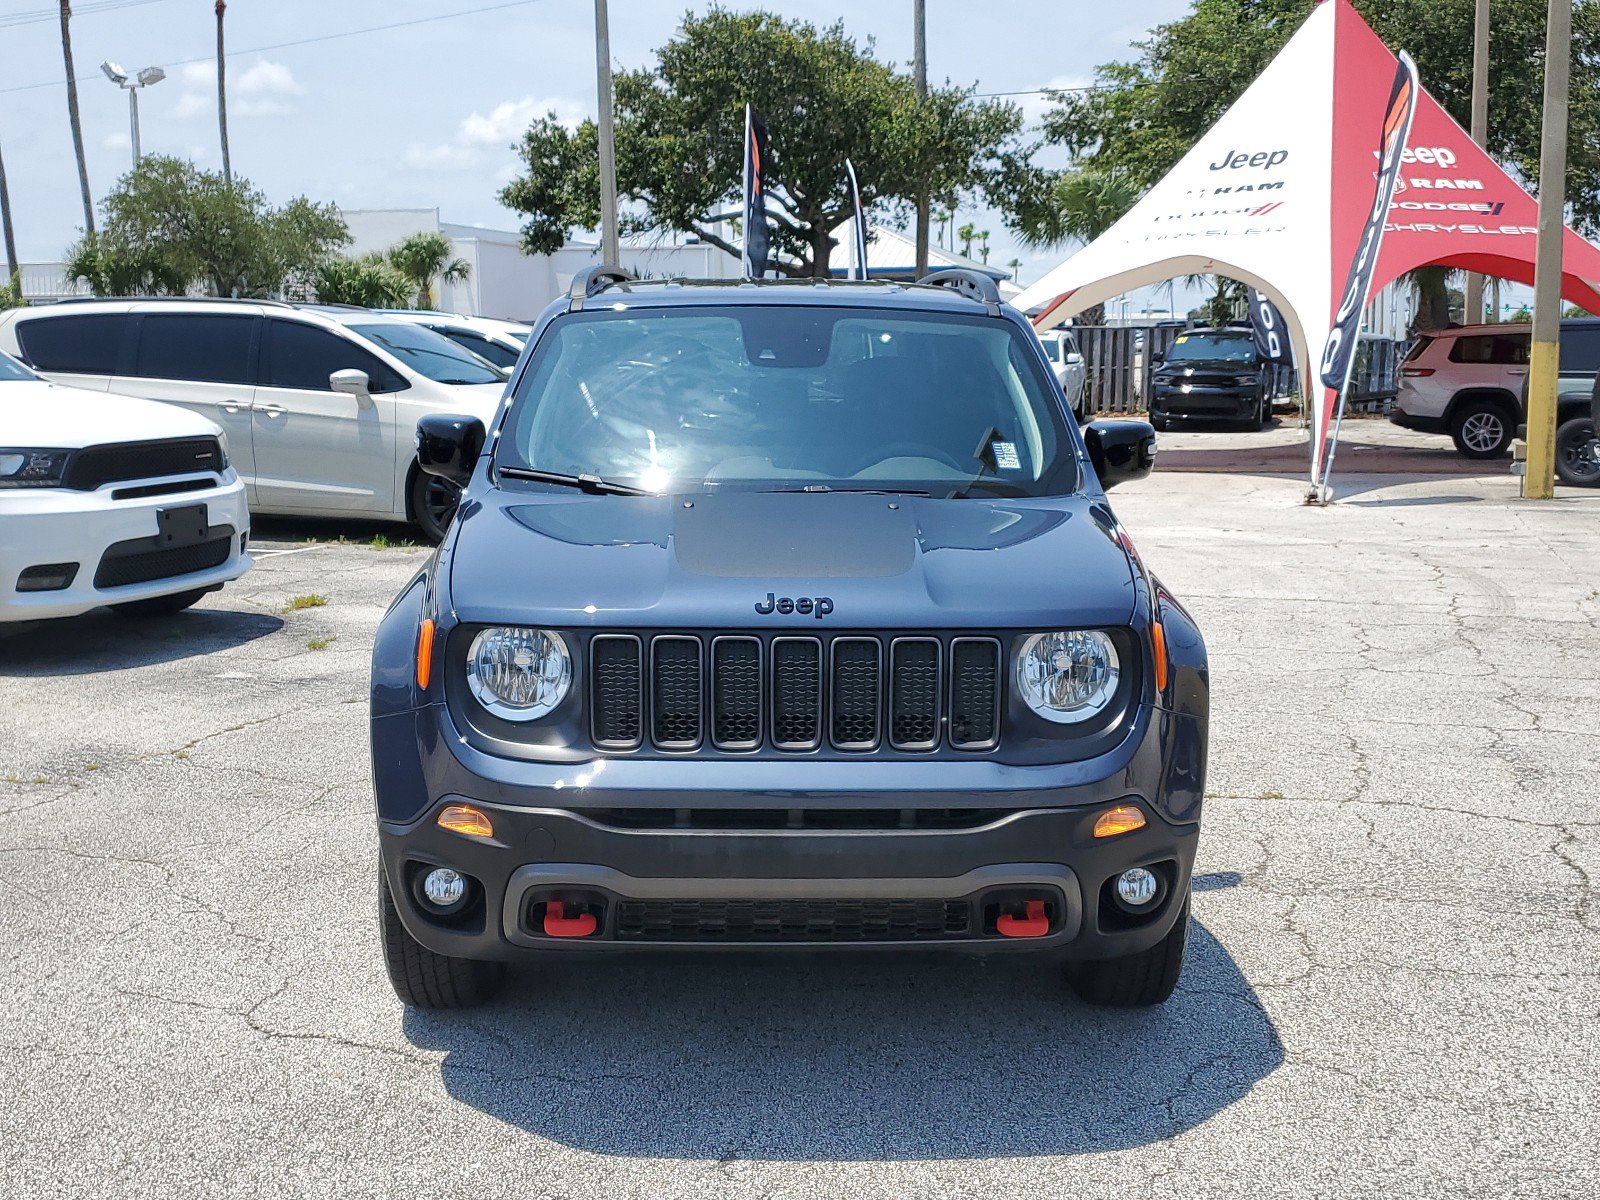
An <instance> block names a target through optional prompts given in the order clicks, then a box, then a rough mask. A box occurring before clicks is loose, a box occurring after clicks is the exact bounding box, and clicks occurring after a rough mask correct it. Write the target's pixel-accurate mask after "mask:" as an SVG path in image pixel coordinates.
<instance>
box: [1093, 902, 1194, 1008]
mask: <svg viewBox="0 0 1600 1200" xmlns="http://www.w3.org/2000/svg"><path fill="white" fill-rule="evenodd" d="M1188 943H1189V898H1188V897H1187V896H1185V897H1184V899H1183V908H1182V909H1180V910H1179V912H1178V919H1177V921H1175V922H1174V923H1173V926H1172V930H1171V932H1169V933H1168V934H1167V936H1166V937H1164V938H1162V939H1161V940H1160V941H1159V942H1157V943H1156V944H1155V945H1154V946H1151V947H1150V949H1148V950H1141V951H1140V952H1139V953H1138V954H1127V955H1124V956H1123V957H1121V958H1103V959H1099V960H1096V961H1093V962H1085V963H1073V964H1072V965H1070V966H1069V967H1068V968H1067V982H1068V983H1069V984H1071V985H1072V990H1073V991H1075V992H1077V993H1078V995H1079V996H1081V997H1083V999H1085V1000H1087V1001H1088V1002H1089V1003H1090V1004H1101V1005H1106V1006H1108V1007H1112V1008H1148V1007H1149V1006H1151V1005H1154V1004H1161V1003H1163V1002H1164V1001H1165V1000H1166V999H1167V998H1168V997H1169V996H1171V995H1172V991H1173V989H1174V988H1175V987H1177V986H1178V974H1179V972H1181V971H1182V970H1183V950H1184V947H1185V946H1187V945H1188Z"/></svg>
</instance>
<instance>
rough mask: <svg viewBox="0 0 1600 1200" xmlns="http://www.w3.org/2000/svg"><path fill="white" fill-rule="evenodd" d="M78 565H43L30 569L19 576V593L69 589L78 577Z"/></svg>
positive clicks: (71, 563) (70, 563)
mask: <svg viewBox="0 0 1600 1200" xmlns="http://www.w3.org/2000/svg"><path fill="white" fill-rule="evenodd" d="M77 574H78V564H77V563H75V562H69V563H43V564H41V565H40V566H37V567H28V568H27V569H26V570H24V571H23V572H22V573H21V574H20V575H18V576H17V591H19V592H59V591H60V590H61V589H62V588H64V587H68V586H69V585H70V584H71V583H72V581H73V579H75V578H76V577H77Z"/></svg>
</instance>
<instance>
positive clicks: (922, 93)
mask: <svg viewBox="0 0 1600 1200" xmlns="http://www.w3.org/2000/svg"><path fill="white" fill-rule="evenodd" d="M912 20H913V22H914V23H915V26H916V28H915V31H914V33H913V42H912V45H913V49H912V60H913V64H914V65H913V68H912V69H913V72H914V74H915V77H916V81H917V109H918V112H919V115H920V112H921V109H922V107H923V105H925V104H926V103H927V100H928V0H914V3H913V8H912ZM929 205H930V201H929V199H928V181H927V180H926V179H923V180H921V181H920V183H919V186H918V188H917V278H918V279H921V278H922V277H923V276H924V275H926V274H927V273H928V209H929Z"/></svg>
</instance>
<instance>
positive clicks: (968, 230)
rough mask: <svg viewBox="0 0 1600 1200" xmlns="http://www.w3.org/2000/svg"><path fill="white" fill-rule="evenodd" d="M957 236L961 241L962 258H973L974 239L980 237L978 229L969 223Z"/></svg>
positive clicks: (959, 230) (958, 231) (957, 232)
mask: <svg viewBox="0 0 1600 1200" xmlns="http://www.w3.org/2000/svg"><path fill="white" fill-rule="evenodd" d="M956 236H957V237H958V238H960V239H961V256H962V257H963V258H971V257H972V239H973V238H975V237H977V236H978V227H977V226H976V225H974V224H973V223H972V222H971V221H968V222H967V223H966V224H965V225H963V226H962V227H961V228H960V229H958V230H956Z"/></svg>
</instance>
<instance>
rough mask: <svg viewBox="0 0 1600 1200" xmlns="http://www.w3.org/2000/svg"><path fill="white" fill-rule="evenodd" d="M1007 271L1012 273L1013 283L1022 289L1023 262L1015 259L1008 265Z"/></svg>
mask: <svg viewBox="0 0 1600 1200" xmlns="http://www.w3.org/2000/svg"><path fill="white" fill-rule="evenodd" d="M1006 269H1007V270H1009V271H1010V272H1011V282H1012V283H1014V284H1016V285H1017V286H1018V287H1021V286H1022V279H1021V275H1022V260H1021V259H1020V258H1013V259H1012V260H1011V261H1010V262H1008V263H1007V264H1006Z"/></svg>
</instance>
